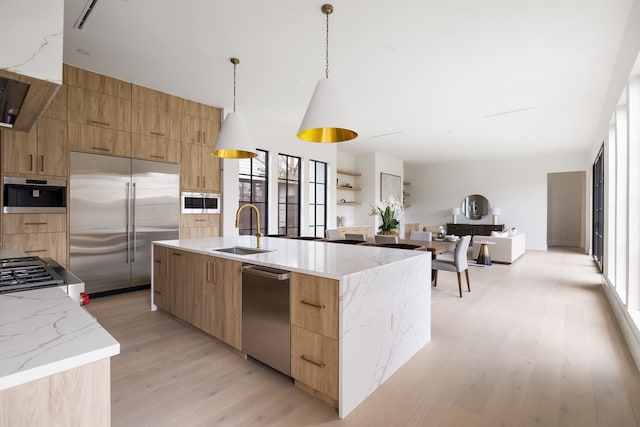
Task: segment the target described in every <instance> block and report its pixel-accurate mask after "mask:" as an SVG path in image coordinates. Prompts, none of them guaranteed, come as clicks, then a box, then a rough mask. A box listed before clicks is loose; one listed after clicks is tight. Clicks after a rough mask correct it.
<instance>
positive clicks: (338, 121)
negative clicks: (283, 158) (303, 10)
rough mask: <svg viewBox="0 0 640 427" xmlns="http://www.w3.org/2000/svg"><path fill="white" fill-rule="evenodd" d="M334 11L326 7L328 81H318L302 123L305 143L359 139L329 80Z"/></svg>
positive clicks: (330, 6) (299, 134)
mask: <svg viewBox="0 0 640 427" xmlns="http://www.w3.org/2000/svg"><path fill="white" fill-rule="evenodd" d="M332 12H333V6H332V5H330V4H325V5H323V6H322V13H324V14H325V15H326V17H327V30H326V50H325V52H326V63H325V64H326V66H325V78H324V79H322V80H320V81H318V84H317V85H316V89H315V90H314V91H313V96H312V97H311V101H310V102H309V106H308V107H307V112H306V113H305V115H304V118H303V119H302V123H301V124H300V129H299V130H298V138H300V139H302V140H303V141H308V142H343V141H349V140H351V139H354V138H355V137H357V136H358V133H357V132H356V131H354V130H353V128H352V127H351V125H350V122H349V120H348V119H347V114H346V110H345V109H344V106H343V105H342V100H341V99H340V95H338V91H337V90H336V88H335V86H334V85H333V82H332V81H331V80H329V15H330V14H331V13H332Z"/></svg>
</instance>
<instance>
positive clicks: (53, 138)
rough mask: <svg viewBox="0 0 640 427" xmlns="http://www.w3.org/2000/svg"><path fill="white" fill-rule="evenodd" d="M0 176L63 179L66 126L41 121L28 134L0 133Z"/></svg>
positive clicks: (66, 158)
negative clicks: (0, 153)
mask: <svg viewBox="0 0 640 427" xmlns="http://www.w3.org/2000/svg"><path fill="white" fill-rule="evenodd" d="M2 149H3V162H4V165H3V167H4V174H7V175H29V176H33V175H43V176H51V177H59V178H65V179H66V178H67V174H68V168H69V166H68V164H69V162H68V157H67V123H66V122H64V121H61V120H54V119H47V118H41V119H40V120H39V121H38V123H37V124H36V125H34V126H33V127H32V128H31V130H30V131H29V132H16V131H8V130H4V131H3V144H2Z"/></svg>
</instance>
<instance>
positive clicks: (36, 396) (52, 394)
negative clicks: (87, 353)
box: [0, 358, 111, 427]
mask: <svg viewBox="0 0 640 427" xmlns="http://www.w3.org/2000/svg"><path fill="white" fill-rule="evenodd" d="M0 425H2V426H92V427H108V426H110V425H111V361H110V359H109V358H107V359H102V360H99V361H96V362H92V363H88V364H86V365H83V366H79V367H77V368H72V369H68V370H66V371H62V372H59V373H57V374H53V375H50V376H48V377H44V378H40V379H37V380H34V381H30V382H27V383H25V384H20V385H18V386H15V387H11V388H8V389H5V390H0Z"/></svg>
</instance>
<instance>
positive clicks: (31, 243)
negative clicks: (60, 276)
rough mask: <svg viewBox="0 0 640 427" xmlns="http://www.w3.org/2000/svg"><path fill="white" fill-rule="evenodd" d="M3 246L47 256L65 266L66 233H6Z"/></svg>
mask: <svg viewBox="0 0 640 427" xmlns="http://www.w3.org/2000/svg"><path fill="white" fill-rule="evenodd" d="M3 248H5V249H18V250H21V251H22V252H24V253H25V254H26V255H32V256H39V257H47V256H48V257H51V258H53V259H55V260H56V261H58V263H60V264H61V265H63V266H67V233H32V234H6V235H5V236H4V243H3Z"/></svg>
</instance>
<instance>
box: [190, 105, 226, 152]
mask: <svg viewBox="0 0 640 427" xmlns="http://www.w3.org/2000/svg"><path fill="white" fill-rule="evenodd" d="M181 127H182V130H181V132H180V141H181V142H183V143H188V144H199V145H207V146H208V147H209V148H210V149H213V146H214V145H215V143H216V140H217V139H218V133H219V131H220V123H219V122H216V121H213V120H208V119H203V118H200V117H192V116H186V115H184V114H183V115H182V120H181Z"/></svg>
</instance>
